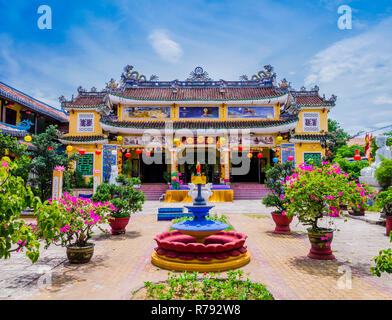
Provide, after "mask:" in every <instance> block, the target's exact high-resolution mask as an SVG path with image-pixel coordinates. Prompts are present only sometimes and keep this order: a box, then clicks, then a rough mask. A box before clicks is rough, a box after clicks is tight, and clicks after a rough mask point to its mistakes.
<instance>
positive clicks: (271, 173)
mask: <svg viewBox="0 0 392 320" xmlns="http://www.w3.org/2000/svg"><path fill="white" fill-rule="evenodd" d="M292 169H293V165H292V163H291V162H284V163H277V164H275V165H274V166H273V167H268V168H267V170H266V172H265V177H266V182H265V185H266V187H267V188H269V189H270V190H271V191H272V192H273V193H272V194H268V195H267V196H266V197H264V198H263V199H262V200H261V202H262V203H263V204H264V205H265V206H267V207H275V208H276V210H275V212H276V213H282V212H283V210H284V201H283V198H284V188H283V185H282V182H285V181H286V177H288V176H290V175H291V173H292V171H291V170H292Z"/></svg>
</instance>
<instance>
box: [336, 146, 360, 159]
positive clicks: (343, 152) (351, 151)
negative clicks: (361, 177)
mask: <svg viewBox="0 0 392 320" xmlns="http://www.w3.org/2000/svg"><path fill="white" fill-rule="evenodd" d="M355 150H359V154H360V155H361V156H362V157H363V156H364V155H365V147H364V146H359V145H357V144H353V145H352V146H345V145H344V146H342V147H340V148H339V149H337V150H336V157H340V158H353V157H354V156H355Z"/></svg>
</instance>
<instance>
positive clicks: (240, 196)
mask: <svg viewBox="0 0 392 320" xmlns="http://www.w3.org/2000/svg"><path fill="white" fill-rule="evenodd" d="M231 188H232V189H233V191H234V200H255V199H257V200H261V199H262V198H264V197H265V196H266V195H267V194H269V193H271V191H270V190H269V189H268V188H266V187H265V186H264V185H263V184H259V183H253V182H234V183H232V184H231Z"/></svg>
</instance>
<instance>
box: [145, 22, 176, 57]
mask: <svg viewBox="0 0 392 320" xmlns="http://www.w3.org/2000/svg"><path fill="white" fill-rule="evenodd" d="M148 39H149V41H150V43H151V45H152V47H153V48H154V50H155V51H156V52H157V53H158V54H159V55H160V56H161V58H162V59H163V60H165V61H168V62H171V63H176V62H178V61H179V60H180V58H181V56H182V49H181V46H180V45H179V44H178V43H177V42H175V41H173V40H172V39H170V37H169V35H168V34H167V31H166V30H161V29H158V30H154V31H153V32H152V33H151V34H150V35H149V36H148Z"/></svg>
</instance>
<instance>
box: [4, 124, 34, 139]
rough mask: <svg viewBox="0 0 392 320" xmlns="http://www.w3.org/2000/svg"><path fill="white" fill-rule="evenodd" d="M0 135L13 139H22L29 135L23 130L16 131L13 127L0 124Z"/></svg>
mask: <svg viewBox="0 0 392 320" xmlns="http://www.w3.org/2000/svg"><path fill="white" fill-rule="evenodd" d="M0 134H6V135H11V136H15V137H24V136H27V135H28V134H29V133H28V132H27V131H24V130H20V129H16V128H15V127H13V126H11V125H9V124H7V123H4V122H0Z"/></svg>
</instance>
